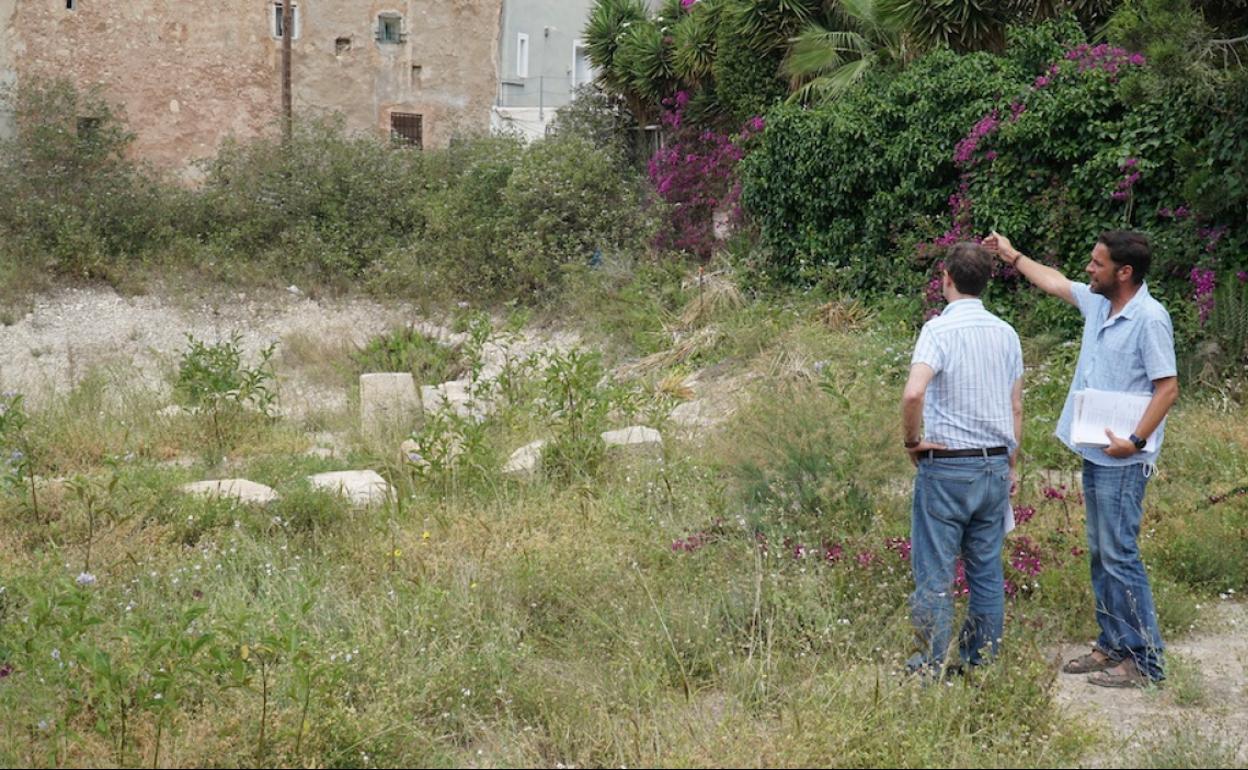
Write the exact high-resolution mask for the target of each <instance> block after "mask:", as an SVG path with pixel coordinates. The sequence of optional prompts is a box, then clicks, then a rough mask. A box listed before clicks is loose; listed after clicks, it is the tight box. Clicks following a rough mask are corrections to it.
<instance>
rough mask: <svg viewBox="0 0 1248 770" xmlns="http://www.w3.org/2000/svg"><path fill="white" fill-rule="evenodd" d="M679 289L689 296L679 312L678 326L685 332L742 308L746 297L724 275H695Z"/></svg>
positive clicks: (718, 273) (701, 272)
mask: <svg viewBox="0 0 1248 770" xmlns="http://www.w3.org/2000/svg"><path fill="white" fill-rule="evenodd" d="M681 288H682V289H684V290H685V291H687V292H690V293H691V294H692V296H691V297H690V298H689V301H688V302H687V303H685V307H684V309H683V310H681V311H680V323H681V326H683V327H684V328H686V329H692V328H695V327H699V326H705V325H706V324H707V323H709V322H710V321H712V320H713V319H715V318H718V317H719V316H721V315H722V314H723V313H725V312H726V311H729V310H737V309H739V308H741V307H743V306H744V305H745V296H744V295H742V294H741V290H740V289H738V288H737V285H736V283H734V282H733V281H732V279H731V278H730V277H729V276H728V275H727V274H726V273H724V272H714V273H706V272H703V271H702V269H701V268H699V270H698V274H697V275H695V276H692V277H690V278H688V279H686V280H685V281H684V282H683V283H682V284H681Z"/></svg>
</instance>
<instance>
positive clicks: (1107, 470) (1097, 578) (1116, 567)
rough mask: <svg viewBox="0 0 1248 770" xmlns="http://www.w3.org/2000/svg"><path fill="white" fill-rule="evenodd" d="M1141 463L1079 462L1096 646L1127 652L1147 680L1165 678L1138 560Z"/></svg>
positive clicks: (1120, 655) (1120, 654) (1117, 656)
mask: <svg viewBox="0 0 1248 770" xmlns="http://www.w3.org/2000/svg"><path fill="white" fill-rule="evenodd" d="M1145 468H1146V466H1144V465H1120V466H1110V465H1097V464H1096V463H1093V462H1089V461H1087V460H1084V461H1083V496H1084V501H1085V503H1086V505H1087V523H1086V528H1087V533H1088V557H1089V559H1090V560H1091V565H1092V594H1093V596H1095V597H1096V622H1097V625H1099V626H1100V627H1101V635H1100V637H1099V638H1097V640H1096V646H1097V647H1098V648H1099V649H1100V650H1101V651H1102V652H1104V653H1105V654H1106V655H1108V656H1109V657H1110V658H1111V659H1113V660H1123V659H1124V658H1126V657H1127V656H1128V655H1130V656H1131V657H1132V658H1133V659H1134V660H1135V665H1136V667H1137V668H1139V670H1140V671H1141V672H1142V673H1144V674H1145V675H1147V676H1148V677H1149V678H1150V679H1153V680H1160V679H1164V678H1165V677H1164V675H1163V673H1162V668H1163V665H1164V661H1163V659H1162V652H1163V650H1164V649H1165V646H1164V645H1163V644H1162V641H1161V631H1160V629H1158V627H1157V609H1156V607H1155V606H1154V604H1153V592H1152V589H1151V588H1150V587H1149V584H1148V573H1146V572H1145V571H1144V563H1143V562H1142V561H1140V548H1139V545H1138V538H1139V535H1140V520H1141V519H1142V518H1143V517H1144V486H1145V484H1147V483H1148V477H1147V476H1145V475H1144V473H1145Z"/></svg>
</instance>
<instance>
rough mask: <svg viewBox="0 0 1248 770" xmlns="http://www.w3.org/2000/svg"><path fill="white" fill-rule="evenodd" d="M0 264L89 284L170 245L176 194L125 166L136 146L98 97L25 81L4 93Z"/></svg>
mask: <svg viewBox="0 0 1248 770" xmlns="http://www.w3.org/2000/svg"><path fill="white" fill-rule="evenodd" d="M5 110H8V111H10V112H12V113H13V116H14V126H15V131H14V133H13V135H12V136H11V137H10V138H8V139H2V140H0V230H2V231H3V232H4V234H5V235H4V238H3V240H2V241H0V263H3V262H6V261H11V262H13V263H15V264H23V265H25V266H26V267H27V269H29V268H30V267H34V268H35V269H36V270H41V271H47V272H50V273H55V274H62V275H74V276H78V277H81V278H108V277H112V276H113V275H114V274H115V272H116V265H117V264H118V263H121V262H126V261H133V260H135V259H136V258H138V257H141V256H144V255H145V254H147V253H150V252H151V251H153V250H156V249H158V248H159V247H160V246H162V245H164V244H166V243H167V242H168V241H169V239H170V238H171V236H172V234H173V229H172V228H173V219H172V207H171V206H170V205H168V204H167V203H166V201H168V200H170V199H173V198H176V197H177V194H176V193H175V192H174V191H172V190H170V189H167V188H166V187H165V186H164V185H163V184H161V183H160V181H159V180H158V179H157V177H156V175H155V174H154V173H153V172H152V171H151V170H150V169H147V168H145V167H143V166H141V165H139V164H137V163H135V162H134V161H132V160H130V159H129V158H128V157H127V156H126V151H127V149H128V147H129V146H130V143H131V141H132V140H133V138H134V136H133V134H132V133H130V131H129V130H128V129H127V128H126V126H125V122H124V119H123V117H122V115H121V114H120V113H119V112H118V111H117V110H116V109H115V108H114V107H113V106H111V105H110V104H109V103H108V102H107V101H106V100H105V99H104V98H103V97H102V96H101V94H100V92H99V90H98V89H92V90H87V91H79V90H78V89H77V88H75V87H74V86H73V85H72V84H71V83H70V82H69V81H66V80H41V79H29V80H26V79H24V80H22V81H21V84H20V85H18V86H14V87H9V88H6V89H5V90H4V91H3V92H0V111H5Z"/></svg>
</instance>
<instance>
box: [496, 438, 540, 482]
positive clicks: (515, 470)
mask: <svg viewBox="0 0 1248 770" xmlns="http://www.w3.org/2000/svg"><path fill="white" fill-rule="evenodd" d="M545 446H546V440H545V439H538V440H537V441H533V442H530V443H528V444H525V445H524V446H522V447H520V448H519V449H517V450H516V451H514V452H512V453H511V457H509V458H508V459H507V463H506V464H505V465H504V466H503V473H505V474H507V475H508V476H533V475H535V474H536V473H537V471H538V469H540V468H541V466H542V449H543V448H544V447H545Z"/></svg>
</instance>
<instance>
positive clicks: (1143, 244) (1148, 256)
mask: <svg viewBox="0 0 1248 770" xmlns="http://www.w3.org/2000/svg"><path fill="white" fill-rule="evenodd" d="M1096 242H1097V243H1103V244H1105V248H1106V249H1107V250H1108V251H1109V258H1110V259H1111V260H1113V262H1114V264H1115V265H1118V266H1119V267H1124V266H1126V265H1130V266H1131V278H1132V280H1134V281H1135V285H1136V286H1139V285H1140V284H1141V283H1144V276H1145V275H1146V274H1147V273H1148V266H1149V264H1150V263H1151V262H1152V261H1153V249H1152V247H1150V246H1149V245H1148V236H1146V235H1144V233H1139V232H1136V231H1135V230H1106V231H1105V232H1103V233H1101V234H1100V236H1099V237H1098V238H1097V239H1096Z"/></svg>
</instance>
